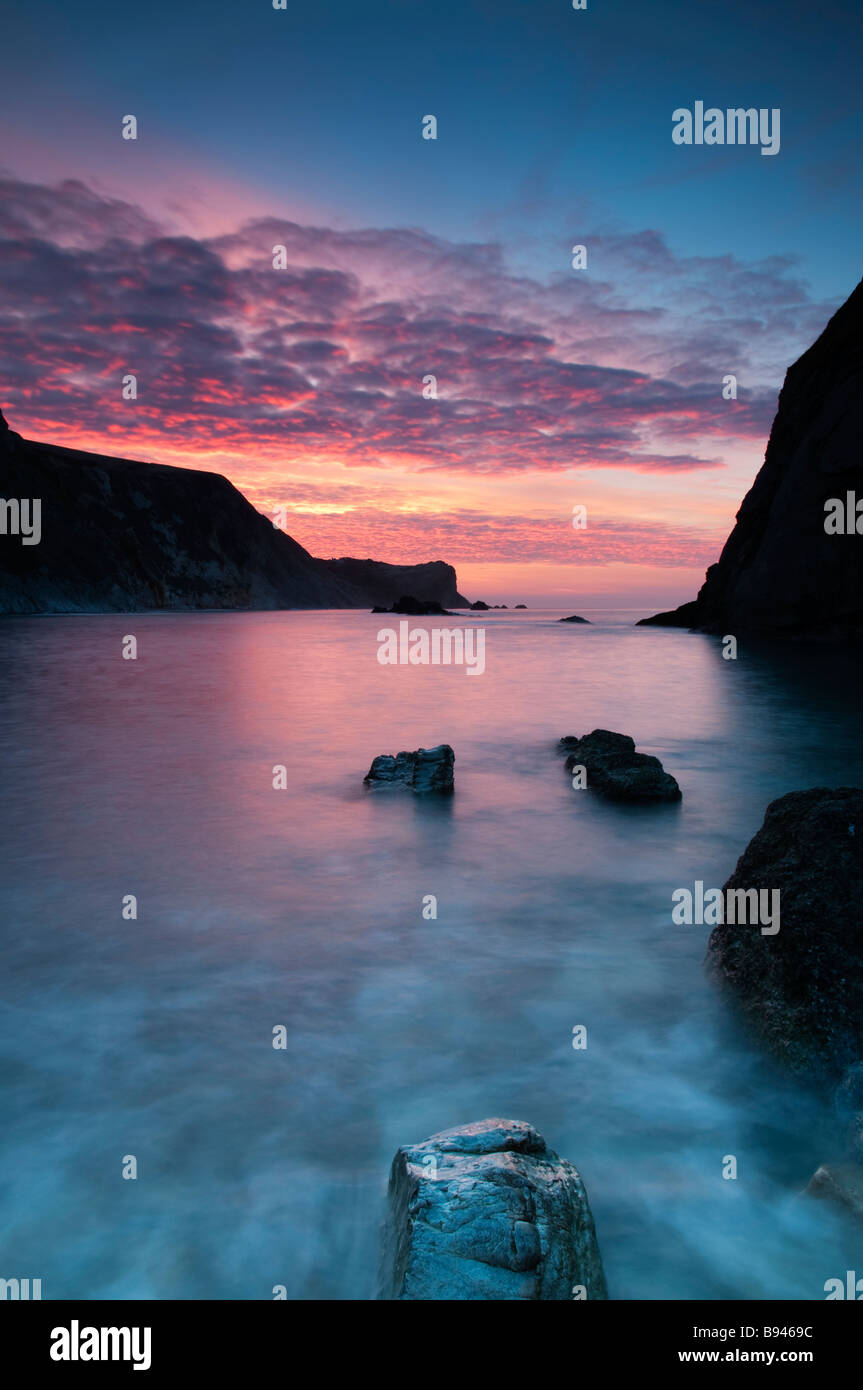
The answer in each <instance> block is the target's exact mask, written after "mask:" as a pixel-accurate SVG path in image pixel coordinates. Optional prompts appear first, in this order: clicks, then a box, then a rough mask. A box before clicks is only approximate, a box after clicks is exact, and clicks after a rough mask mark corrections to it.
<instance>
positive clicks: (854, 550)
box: [642, 281, 863, 639]
mask: <svg viewBox="0 0 863 1390" xmlns="http://www.w3.org/2000/svg"><path fill="white" fill-rule="evenodd" d="M861 437H863V281H861V283H860V284H859V285H858V286H857V288H856V289H855V290H854V292H853V294H852V295H851V296H850V298H849V299H848V300H847V301H846V302H845V303H844V304H843V305H842V307H841V309H839V310H838V312H837V313H835V314H834V315H833V317H832V319H831V320H830V322H829V323H828V324H827V327H826V328H825V329H824V332H823V333H822V334H821V337H820V338H819V339H818V340H817V342H815V343H814V344H813V345H812V347H810V348H809V349H808V351H807V352H804V354H803V356H802V357H801V358H799V360H798V361H797V362H795V363H794V364H793V366H791V367H789V369H788V372H787V374H786V377H785V384H784V386H783V387H782V391H781V393H780V396H779V409H778V410H777V413H776V418H775V420H774V421H773V427H772V429H771V431H770V439H769V441H768V444H767V451H766V453H765V456H764V464H763V466H762V468H761V470H760V472H759V473H758V476H757V478H756V479H755V482H754V483H753V484H752V487H751V488H750V490H749V492H748V493H747V494H746V496H745V497H744V499H743V502H742V503H741V506H740V511H739V512H738V513H737V521H736V525H735V527H734V530H733V531H732V532H731V535H730V536H729V538H728V540H727V541H726V543H725V547H724V549H723V551H722V554H721V556H720V558H719V562H718V563H717V564H715V565H711V566H710V569H709V570H708V571H707V577H706V580H705V583H704V584H703V585H702V587H701V590H700V591H699V594H698V597H697V598H696V599H694V600H692V601H691V602H690V603H685V604H683V605H682V607H680V608H677V609H675V610H674V612H671V613H658V614H656V616H655V617H652V618H643V619H642V623H647V624H656V625H660V626H669V627H698V628H703V629H705V630H706V631H708V632H717V633H720V634H725V633H739V632H744V631H753V632H761V633H766V634H772V635H777V636H795V635H800V636H819V637H824V638H844V637H849V638H857V639H860V638H861V637H863V539H862V538H861V535H860V534H859V531H857V527H856V526H855V524H854V520H853V519H852V518H853V514H854V512H855V510H856V506H857V505H859V503H860V501H861V500H863V452H861V449H860V440H861ZM846 498H847V499H849V500H850V507H846V506H845V502H846ZM831 499H836V500H837V501H838V502H841V503H842V504H843V505H842V511H843V513H846V518H845V521H844V526H843V530H844V534H830V533H828V532H827V531H826V530H825V521H827V520H828V517H829V513H828V512H827V511H825V503H827V502H829V501H830V500H831ZM849 521H850V522H851V524H850V527H849ZM857 525H858V526H859V527H860V530H863V515H860V516H858V517H857Z"/></svg>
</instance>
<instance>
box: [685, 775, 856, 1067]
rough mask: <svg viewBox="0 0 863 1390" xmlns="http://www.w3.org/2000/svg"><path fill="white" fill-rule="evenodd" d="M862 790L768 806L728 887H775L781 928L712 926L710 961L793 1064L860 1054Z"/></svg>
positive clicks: (817, 793) (821, 792)
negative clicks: (773, 931)
mask: <svg viewBox="0 0 863 1390" xmlns="http://www.w3.org/2000/svg"><path fill="white" fill-rule="evenodd" d="M861 881H863V791H860V790H859V789H858V788H856V787H838V788H827V787H815V788H813V789H812V790H811V791H799V792H789V793H788V795H787V796H782V797H780V798H779V800H778V801H773V802H771V804H770V805H769V806H768V807H767V812H766V814H765V817H764V824H763V825H762V827H761V829H760V830H759V831H758V833H757V835H755V837H754V838H753V839H752V840H751V841H750V842H749V844H748V845H747V847H746V849H745V850H744V852H743V854H742V855H741V857H740V859H739V860H738V863H737V868H736V869H735V870H734V873H733V874H732V875H731V877H730V878H729V880H728V882H727V883H726V884H725V888H726V889H727V888H742V889H753V888H754V889H768V890H772V889H778V890H779V903H780V929H779V932H778V933H777V934H776V935H775V936H769V935H762V933H761V931H760V930H759V928H758V927H757V926H754V927H753V926H732V925H729V924H728V923H725V924H723V925H722V926H717V927H714V929H713V932H712V933H711V936H710V943H709V946H708V963H709V965H710V968H711V970H712V971H713V973H714V974H715V975H716V977H717V978H718V979H719V980H720V981H722V982H723V983H724V984H725V985H727V986H728V987H730V988H731V989H732V990H733V991H734V994H735V996H736V998H737V1000H738V1001H739V1003H740V1006H741V1007H742V1009H743V1012H744V1014H745V1016H746V1017H747V1019H748V1020H749V1022H750V1023H751V1025H752V1027H753V1028H754V1029H755V1030H756V1032H757V1033H758V1035H759V1036H760V1037H761V1038H762V1040H763V1041H764V1042H765V1043H766V1045H767V1046H768V1047H769V1048H770V1050H771V1051H772V1052H773V1053H774V1054H776V1055H777V1056H779V1057H781V1058H783V1059H784V1060H786V1061H787V1062H788V1063H789V1064H790V1065H791V1066H792V1067H793V1068H794V1069H795V1070H798V1071H801V1072H802V1071H806V1072H811V1073H812V1074H813V1075H816V1076H824V1077H829V1078H834V1077H835V1078H838V1077H839V1076H840V1075H841V1073H842V1072H843V1071H844V1070H845V1068H846V1067H848V1066H849V1065H851V1064H853V1063H855V1062H857V1061H858V1060H859V1059H861V1058H863V912H861V907H860V885H861Z"/></svg>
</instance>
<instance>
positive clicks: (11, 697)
mask: <svg viewBox="0 0 863 1390" xmlns="http://www.w3.org/2000/svg"><path fill="white" fill-rule="evenodd" d="M585 611H586V615H587V616H588V617H592V618H593V619H594V622H595V625H594V626H592V627H569V626H560V625H558V624H557V623H556V622H555V621H554V619H555V618H556V617H558V616H560V615H559V614H542V613H536V612H528V613H518V614H516V613H512V612H509V613H490V614H483V615H472V617H471V618H470V619H459V620H457V621H460V622H461V621H467V622H475V623H476V624H478V625H479V624H481V625H482V626H483V627H484V628H485V629H486V631H487V634H488V635H487V648H486V662H487V665H486V671H485V673H484V674H483V675H482V676H478V677H469V676H467V675H466V673H465V672H464V670H463V669H459V668H444V667H436V668H432V667H383V666H381V665H379V664H378V662H377V660H376V652H377V643H376V640H375V635H376V632H377V630H378V628H379V626H380V625H381V624H382V623H386V622H387V621H388V620H386V619H381V618H378V617H373V616H372V615H370V614H365V613H344V612H340V613H336V612H329V613H312V614H309V613H264V614H174V615H152V616H140V615H135V616H128V615H127V616H116V615H111V616H104V617H68V618H32V619H17V618H16V619H7V620H4V621H3V622H2V624H0V656H2V662H0V745H2V770H3V793H4V795H3V799H2V808H0V817H2V841H3V844H4V847H5V852H4V870H3V888H2V902H0V909H2V939H3V946H2V963H3V971H2V985H0V1045H2V1073H1V1074H0V1107H2V1114H3V1128H2V1136H0V1147H2V1157H0V1251H2V1263H3V1265H4V1266H5V1267H4V1268H3V1269H0V1275H2V1276H3V1277H16V1276H17V1277H31V1278H41V1279H42V1281H43V1297H45V1298H137V1297H141V1298H249V1299H256V1298H258V1299H259V1298H264V1299H266V1298H271V1297H272V1290H273V1286H274V1285H278V1284H282V1285H285V1286H286V1289H287V1293H288V1296H289V1297H290V1298H307V1299H308V1298H333V1299H352V1298H360V1299H365V1298H368V1297H371V1296H373V1294H374V1289H375V1278H376V1270H377V1259H378V1242H379V1229H380V1222H381V1217H382V1210H383V1195H384V1192H385V1187H386V1179H387V1174H388V1169H389V1164H390V1162H391V1159H392V1156H393V1153H394V1151H395V1149H396V1147H397V1146H398V1145H399V1144H400V1143H408V1142H414V1141H418V1140H422V1139H424V1138H425V1137H427V1136H428V1135H429V1134H431V1133H433V1132H434V1131H436V1130H439V1129H442V1128H446V1127H449V1126H451V1125H457V1124H461V1123H465V1122H468V1121H472V1120H480V1119H483V1118H485V1117H488V1116H493V1115H497V1116H503V1117H509V1118H516V1119H526V1120H530V1121H531V1122H532V1123H533V1124H535V1125H536V1126H537V1127H538V1128H539V1129H540V1130H541V1131H542V1133H543V1134H544V1135H545V1137H546V1139H547V1141H548V1142H549V1144H550V1145H552V1147H554V1148H556V1149H557V1150H558V1151H559V1152H560V1153H562V1154H563V1155H565V1156H566V1157H567V1158H568V1159H570V1160H571V1161H572V1162H574V1163H575V1164H576V1166H577V1167H578V1168H579V1170H580V1172H581V1174H582V1176H583V1178H584V1180H585V1182H586V1185H587V1189H588V1193H589V1196H590V1200H591V1204H592V1207H593V1211H594V1215H595V1219H596V1225H597V1232H598V1237H599V1241H600V1247H601V1250H602V1255H603V1259H604V1263H605V1268H606V1274H607V1277H608V1283H609V1289H610V1293H611V1296H612V1297H613V1298H666V1299H667V1298H674V1299H693V1298H716V1299H722V1298H750V1299H758V1298H788V1297H802V1298H811V1299H823V1297H824V1291H823V1290H824V1282H825V1280H826V1279H828V1278H831V1277H834V1276H838V1277H844V1273H845V1270H846V1268H855V1267H856V1268H858V1269H860V1268H863V1250H861V1249H860V1248H859V1237H855V1236H853V1235H852V1234H850V1233H849V1232H848V1231H846V1230H844V1229H843V1228H842V1227H841V1226H840V1225H839V1224H838V1220H837V1218H835V1217H834V1216H833V1215H832V1214H831V1212H830V1211H829V1210H828V1209H827V1208H826V1207H824V1206H822V1205H820V1204H816V1203H813V1202H812V1201H811V1200H810V1199H802V1200H801V1199H800V1197H799V1195H798V1194H799V1192H800V1190H801V1188H802V1187H803V1186H805V1184H806V1182H807V1181H808V1179H809V1177H810V1176H811V1174H812V1172H813V1170H814V1169H815V1168H816V1167H817V1166H818V1164H819V1163H820V1162H822V1161H825V1160H826V1159H829V1158H831V1157H833V1156H835V1155H836V1153H838V1151H839V1136H838V1134H837V1131H836V1128H835V1122H834V1119H833V1115H832V1111H831V1109H830V1106H829V1104H828V1103H827V1100H826V1099H825V1098H823V1097H821V1096H818V1095H813V1094H809V1093H807V1092H806V1091H805V1090H803V1089H801V1087H800V1086H799V1085H798V1084H792V1083H791V1082H790V1081H789V1080H788V1079H786V1078H785V1077H783V1076H782V1074H781V1073H779V1072H778V1071H777V1070H776V1069H774V1067H773V1066H772V1064H770V1063H769V1062H768V1061H767V1060H766V1059H765V1058H764V1057H763V1056H762V1055H761V1054H760V1053H759V1052H758V1050H757V1049H756V1048H754V1047H753V1046H752V1045H751V1044H750V1042H749V1040H748V1039H747V1038H746V1037H745V1036H743V1035H742V1034H741V1033H740V1032H739V1030H738V1028H737V1025H736V1022H735V1019H734V1017H733V1014H732V1013H731V1011H730V1010H729V1007H728V1003H727V1001H726V1000H725V999H723V998H721V997H719V996H718V995H717V993H716V991H715V989H714V987H713V985H712V984H711V983H710V982H709V981H708V980H707V979H706V977H705V974H704V970H703V958H704V951H705V946H706V940H707V932H708V929H707V928H704V927H679V926H674V925H673V924H672V922H671V894H672V892H673V891H674V889H675V888H678V887H685V886H690V887H691V886H692V884H693V882H694V880H695V879H702V880H704V882H705V883H706V884H707V885H708V886H719V885H721V884H722V883H723V882H724V880H725V878H726V877H727V876H728V874H729V872H730V871H731V869H732V868H733V867H734V864H735V862H736V860H737V857H738V855H739V854H740V853H741V852H742V850H743V848H744V846H745V845H746V843H747V842H748V840H749V839H750V838H751V836H752V835H753V834H754V832H755V831H756V830H757V829H758V827H759V825H760V824H761V820H762V818H763V814H764V809H765V807H766V805H767V803H768V802H769V801H770V800H772V799H773V798H774V797H777V796H780V795H781V794H782V793H784V792H786V791H790V790H792V789H795V788H799V787H808V786H815V785H843V784H846V785H847V784H857V785H860V784H863V747H861V739H860V727H859V717H858V716H857V714H856V709H855V704H856V701H857V691H858V690H859V686H860V668H859V664H858V663H857V661H856V659H855V658H854V657H853V656H851V655H850V654H848V653H844V652H841V651H834V650H831V649H829V648H820V647H818V648H816V647H787V648H784V649H782V648H774V649H771V648H765V647H760V648H754V647H749V646H747V644H746V643H744V642H741V644H740V651H739V657H738V660H737V661H726V660H723V658H722V655H721V652H722V646H721V643H720V642H719V641H718V639H715V638H708V637H703V636H696V635H692V634H689V633H685V632H678V631H672V630H668V631H663V630H653V629H638V628H635V627H633V626H632V625H631V624H632V622H633V619H634V618H635V617H636V616H637V615H636V614H630V613H593V614H592V613H591V612H590V610H585ZM393 621H397V620H393ZM412 621H413V622H414V623H416V620H412ZM126 634H134V635H136V636H137V639H138V646H139V658H138V660H137V661H134V662H133V661H124V660H122V658H121V648H122V642H121V639H122V637H123V636H124V635H126ZM596 726H602V727H606V728H611V729H617V730H621V731H623V732H626V733H630V734H632V735H633V736H634V737H635V739H636V741H637V744H638V746H639V748H641V749H643V750H644V751H647V752H653V753H656V754H658V755H659V756H660V757H661V758H662V761H663V763H664V765H665V767H666V768H667V769H668V770H669V771H670V772H672V773H674V775H675V776H676V777H677V778H678V780H679V782H680V785H681V787H682V789H683V793H684V799H683V802H682V804H680V805H678V806H660V807H652V808H651V807H638V808H627V807H621V806H616V805H613V804H609V803H604V802H602V801H601V800H600V799H598V798H597V797H595V796H594V795H593V793H591V792H585V791H574V790H573V789H572V787H571V785H570V781H569V779H568V777H567V776H566V774H565V773H564V772H563V769H562V761H561V759H559V757H558V756H557V754H556V752H555V744H556V741H557V740H558V739H559V738H560V736H561V735H563V734H581V733H585V732H587V731H588V730H590V729H592V728H594V727H596ZM442 741H446V742H449V743H451V744H452V745H453V747H454V748H455V752H456V793H455V796H454V797H453V798H452V799H451V800H450V801H438V802H423V801H421V800H418V799H416V798H413V797H412V796H411V795H410V793H401V794H399V793H392V792H390V793H386V792H384V793H381V792H375V793H369V792H367V791H366V790H365V789H364V788H363V785H362V778H363V775H364V774H365V772H366V771H367V769H368V766H369V764H370V762H371V760H372V757H373V756H374V755H375V754H377V753H382V752H393V753H394V752H397V751H398V750H399V749H401V748H408V749H410V748H416V747H418V746H420V745H424V746H431V745H433V744H435V743H438V742H442ZM276 764H284V765H285V766H286V767H287V770H288V789H287V790H274V789H273V786H272V769H273V767H274V765H276ZM126 894H135V895H136V896H137V899H138V905H139V908H138V918H137V920H136V921H125V920H123V918H122V915H121V905H122V899H123V897H124V895H126ZM427 894H434V895H436V897H437V899H438V916H437V920H435V921H425V920H423V916H422V899H423V897H424V896H425V895H427ZM778 939H779V940H781V936H780V938H778ZM576 1024H584V1025H586V1026H587V1029H588V1047H587V1049H586V1050H585V1051H580V1052H576V1051H574V1050H573V1048H572V1046H571V1039H572V1030H573V1027H574V1025H576ZM277 1025H284V1027H285V1028H286V1030H287V1048H286V1050H284V1051H277V1050H274V1048H273V1046H272V1034H273V1028H274V1027H275V1026H277ZM127 1155H133V1156H134V1157H135V1158H136V1160H137V1166H138V1177H137V1179H136V1180H134V1181H129V1180H124V1179H123V1177H122V1170H123V1162H124V1158H125V1156H127ZM725 1155H734V1156H735V1157H736V1159H737V1163H738V1174H739V1176H738V1178H737V1180H736V1181H725V1180H723V1178H722V1164H723V1159H724V1156H725ZM855 1256H856V1260H857V1264H856V1266H855V1263H854V1260H855Z"/></svg>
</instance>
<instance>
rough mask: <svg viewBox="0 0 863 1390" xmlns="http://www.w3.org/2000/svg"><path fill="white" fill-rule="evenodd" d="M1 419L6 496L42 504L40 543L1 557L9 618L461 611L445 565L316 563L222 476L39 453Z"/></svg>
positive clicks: (47, 448) (11, 548) (2, 604)
mask: <svg viewBox="0 0 863 1390" xmlns="http://www.w3.org/2000/svg"><path fill="white" fill-rule="evenodd" d="M0 420H2V425H0V452H2V459H3V480H2V488H0V491H2V493H3V495H4V496H5V497H18V498H39V499H40V500H41V539H40V542H39V544H38V545H32V546H30V545H21V544H19V543H15V544H9V543H8V542H7V543H6V544H4V545H3V546H2V547H0V612H2V613H80V612H135V611H139V610H142V609H153V608H167V609H187V608H189V609H198V608H255V609H260V608H264V609H266V608H269V609H272V608H369V607H370V606H371V605H372V603H375V602H381V601H385V602H388V603H390V602H392V601H393V599H394V598H396V597H397V596H398V595H399V594H402V593H404V591H405V589H406V588H409V591H411V592H413V593H415V594H417V595H418V597H419V598H426V599H430V600H431V599H437V600H438V601H444V602H446V601H447V599H448V598H449V597H450V596H453V597H454V598H455V600H456V601H459V600H460V596H459V594H458V590H457V589H456V587H455V571H454V570H453V569H452V567H451V566H449V565H444V564H442V563H439V562H434V563H432V564H428V565H417V566H412V565H386V564H383V563H382V562H376V561H372V560H347V559H346V560H318V559H315V558H314V557H313V556H311V555H310V554H309V553H308V551H307V550H304V549H303V547H302V546H301V545H299V544H298V543H297V542H296V541H295V540H292V538H291V537H290V536H287V535H285V533H284V532H283V531H280V530H277V529H276V528H275V527H274V526H273V524H272V521H270V520H269V519H268V518H267V517H265V516H262V515H261V513H260V512H257V511H256V510H255V508H254V507H253V506H252V505H251V503H250V502H248V501H247V500H246V498H245V497H244V496H243V495H242V493H241V492H239V491H238V490H237V488H235V487H234V486H233V485H232V484H231V483H229V482H228V479H227V478H223V477H221V476H220V475H219V474H218V473H204V472H202V471H200V470H198V469H192V468H172V467H167V466H164V465H161V464H154V463H143V462H140V461H136V460H133V459H124V458H112V457H109V456H107V455H102V454H91V453H86V452H84V451H82V450H79V449H64V448H61V447H60V446H59V445H54V444H39V443H36V442H35V441H33V440H27V439H22V438H21V436H20V435H19V434H16V433H15V431H14V430H10V429H9V428H8V426H7V423H6V421H5V419H2V416H0ZM461 601H462V602H464V600H461Z"/></svg>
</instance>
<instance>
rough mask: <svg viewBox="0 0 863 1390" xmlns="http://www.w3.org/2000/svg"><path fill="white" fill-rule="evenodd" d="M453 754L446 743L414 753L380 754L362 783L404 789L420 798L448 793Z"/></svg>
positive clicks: (450, 788) (450, 784)
mask: <svg viewBox="0 0 863 1390" xmlns="http://www.w3.org/2000/svg"><path fill="white" fill-rule="evenodd" d="M454 764H455V753H454V752H453V750H452V748H450V746H449V744H448V743H440V744H438V746H437V748H417V749H416V751H415V752H413V753H398V754H397V755H396V756H395V757H393V755H392V754H391V753H381V754H379V755H378V757H377V758H375V759H374V761H373V762H372V765H371V767H370V768H369V770H368V772H367V773H366V775H365V777H364V778H363V781H364V782H365V783H366V784H367V785H368V786H403V787H410V788H411V790H412V791H415V792H417V793H418V794H420V795H422V794H425V793H427V792H451V791H452V790H453V768H454Z"/></svg>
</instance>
